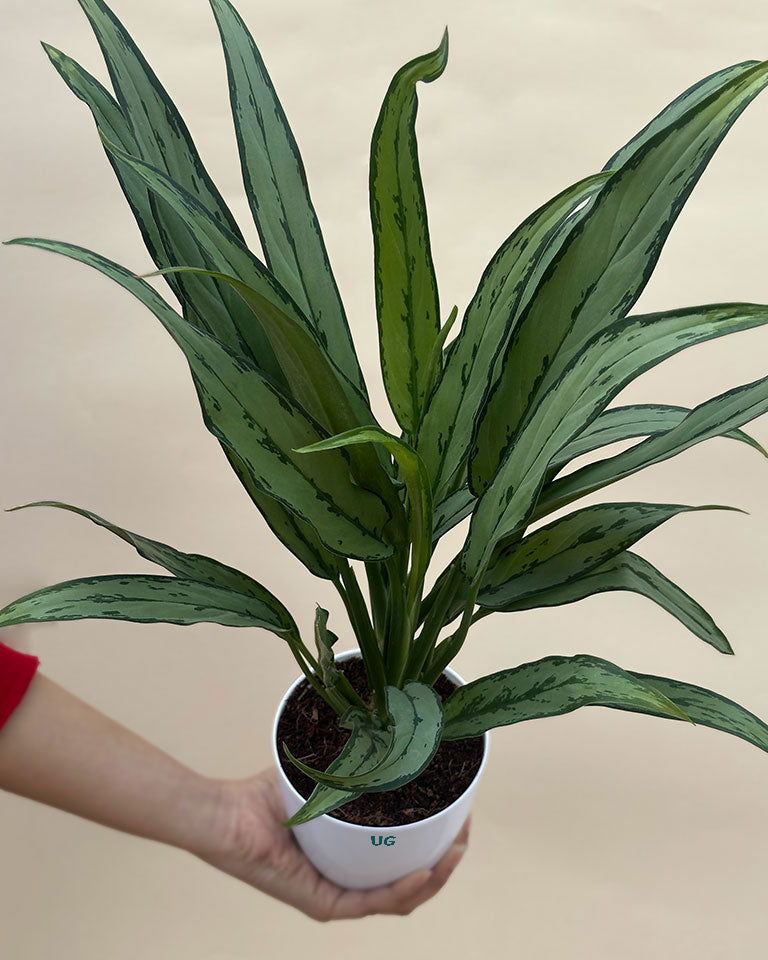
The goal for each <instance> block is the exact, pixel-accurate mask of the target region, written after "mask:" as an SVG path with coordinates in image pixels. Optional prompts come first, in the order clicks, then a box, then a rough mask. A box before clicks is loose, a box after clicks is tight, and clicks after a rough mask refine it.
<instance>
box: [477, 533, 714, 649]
mask: <svg viewBox="0 0 768 960" xmlns="http://www.w3.org/2000/svg"><path fill="white" fill-rule="evenodd" d="M614 590H626V591H628V592H631V593H636V594H639V595H640V596H642V597H646V598H647V599H648V600H652V601H653V602H654V603H656V604H658V605H659V606H660V607H661V608H662V609H663V610H666V611H667V613H670V614H671V615H672V616H673V617H675V619H676V620H679V621H680V623H681V624H682V625H683V626H684V627H687V629H688V630H690V631H691V633H693V634H694V636H696V637H698V638H699V639H700V640H703V641H704V642H705V643H708V644H710V645H711V646H712V647H714V648H715V650H719V651H720V653H729V654H730V653H733V649H732V647H731V645H730V643H729V642H728V638H727V637H726V636H725V634H724V633H723V631H722V630H721V629H720V627H718V625H717V624H716V623H715V621H714V620H713V619H712V617H711V616H710V614H709V613H707V611H706V610H705V609H704V608H703V607H702V606H701V604H699V603H697V602H696V601H695V600H694V599H693V597H691V596H689V595H688V594H687V593H686V592H685V591H684V590H683V589H682V588H681V587H679V586H678V585H677V584H676V583H674V582H673V581H672V580H670V579H669V578H668V577H665V576H664V574H663V573H662V572H661V571H660V570H657V569H656V567H654V565H653V564H652V563H650V562H649V561H648V560H646V559H644V558H643V557H640V556H638V555H637V554H636V553H632V552H631V551H630V550H625V551H624V552H623V553H619V554H617V555H616V556H615V557H612V558H611V559H610V560H608V561H606V563H603V564H602V565H601V566H599V567H595V568H594V569H592V570H589V571H588V572H587V573H585V574H583V575H582V576H581V577H579V578H578V579H577V580H569V581H567V582H566V583H561V584H557V585H555V586H552V587H549V588H548V589H546V590H542V591H541V592H540V593H534V594H531V595H529V596H527V597H525V598H524V599H522V600H512V601H510V602H509V603H508V604H506V605H505V606H503V607H496V608H493V609H488V608H483V610H482V612H481V613H480V614H477V615H476V619H477V617H478V616H482V615H485V614H491V613H494V612H496V613H501V612H503V613H516V612H518V611H520V610H534V609H538V608H539V607H555V606H560V605H561V604H564V603H576V602H577V601H579V600H584V599H585V598H586V597H592V596H595V595H597V594H600V593H607V592H609V591H614Z"/></svg>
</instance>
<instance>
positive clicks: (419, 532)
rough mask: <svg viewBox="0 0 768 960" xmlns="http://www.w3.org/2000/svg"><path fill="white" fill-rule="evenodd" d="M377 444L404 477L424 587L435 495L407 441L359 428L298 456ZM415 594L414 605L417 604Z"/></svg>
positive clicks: (416, 573)
mask: <svg viewBox="0 0 768 960" xmlns="http://www.w3.org/2000/svg"><path fill="white" fill-rule="evenodd" d="M368 443H375V444H379V445H381V446H382V447H384V449H385V450H387V451H388V452H389V453H391V454H392V456H393V457H394V459H395V462H396V463H397V465H398V467H399V468H400V472H401V473H402V475H403V480H404V482H405V486H406V490H407V491H408V504H409V511H410V542H411V544H412V545H413V562H412V569H413V578H412V581H411V582H412V583H413V584H415V585H417V586H418V587H420V585H421V583H422V582H423V578H424V574H425V573H426V570H427V565H428V564H429V558H430V556H431V554H432V493H431V489H430V484H429V477H428V476H427V471H426V468H425V466H424V463H423V461H422V459H421V457H420V456H419V455H418V453H416V451H415V450H414V449H413V448H412V447H410V446H409V445H408V444H407V443H406V442H405V441H404V440H400V439H399V438H398V437H395V436H393V435H392V434H391V433H387V431H386V430H382V429H381V428H380V427H358V428H357V429H354V430H347V431H345V432H344V433H340V434H338V435H337V436H334V437H329V438H328V439H327V440H320V441H319V442H318V443H314V444H312V445H311V446H307V447H302V448H301V449H300V450H297V451H296V452H297V453H315V452H317V451H321V450H335V449H342V448H345V447H348V446H355V445H356V444H368ZM417 599H418V598H417V597H416V596H415V595H411V597H410V601H411V603H415V602H417Z"/></svg>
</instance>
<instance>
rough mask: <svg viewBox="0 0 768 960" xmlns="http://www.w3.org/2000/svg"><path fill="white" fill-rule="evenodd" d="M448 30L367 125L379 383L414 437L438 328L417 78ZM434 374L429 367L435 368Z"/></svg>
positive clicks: (444, 50) (436, 63)
mask: <svg viewBox="0 0 768 960" xmlns="http://www.w3.org/2000/svg"><path fill="white" fill-rule="evenodd" d="M447 58H448V31H447V30H446V32H445V33H444V35H443V39H442V42H441V44H440V46H439V47H438V48H437V49H436V50H434V51H433V52H432V53H428V54H425V55H424V56H421V57H416V59H414V60H411V61H410V62H409V63H407V64H406V65H405V66H404V67H401V69H400V70H398V72H397V73H396V74H395V76H394V78H393V80H392V82H391V84H390V85H389V89H388V90H387V93H386V96H385V97H384V102H383V104H382V106H381V111H380V113H379V118H378V120H377V121H376V127H375V129H374V131H373V139H372V142H371V166H370V203H371V226H372V229H373V251H374V282H375V291H376V313H377V317H378V323H379V345H380V351H381V369H382V373H383V376H384V386H385V387H386V391H387V397H388V398H389V403H390V406H391V407H392V410H393V412H394V414H395V417H396V418H397V422H398V423H399V424H400V426H401V427H402V428H403V430H404V431H405V433H406V434H408V435H410V436H414V435H415V434H416V431H417V429H418V426H419V421H420V420H421V416H422V411H423V408H424V403H425V400H426V397H427V396H428V394H429V392H430V389H431V387H432V383H429V382H427V376H428V374H429V366H430V363H429V361H430V357H431V354H432V348H433V345H434V343H435V340H436V339H437V337H438V335H439V332H440V305H439V301H438V295H437V280H436V279H435V268H434V264H433V262H432V250H431V247H430V242H429V227H428V224H427V207H426V202H425V199H424V188H423V186H422V182H421V172H420V170H419V157H418V149H417V145H416V130H415V123H416V112H417V109H418V98H417V95H416V84H417V82H418V81H420V80H421V81H423V82H424V83H430V82H431V81H433V80H436V79H437V78H438V77H439V76H440V75H441V74H442V72H443V70H444V69H445V64H446V61H447ZM436 372H437V371H436Z"/></svg>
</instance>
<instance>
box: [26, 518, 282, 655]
mask: <svg viewBox="0 0 768 960" xmlns="http://www.w3.org/2000/svg"><path fill="white" fill-rule="evenodd" d="M27 507H58V508H59V509H61V510H69V511H70V512H71V513H76V514H79V515H80V516H81V517H85V518H86V519H87V520H90V521H91V522H92V523H95V524H97V526H100V527H104V529H105V530H109V531H110V532H111V533H114V534H115V536H117V537H120V539H121V540H125V542H126V543H129V544H131V546H133V547H134V548H135V549H136V552H137V553H138V554H139V556H141V557H144V559H145V560H149V561H150V562H151V563H157V564H159V565H160V566H162V567H165V569H166V570H168V571H170V573H172V574H173V575H174V576H175V577H181V578H182V579H187V580H197V581H199V582H200V583H207V584H211V585H212V586H215V587H221V588H222V589H224V590H230V591H232V592H233V593H242V594H245V595H246V596H248V597H251V598H253V600H254V601H255V602H256V603H257V604H259V605H261V606H262V607H263V614H262V615H263V618H264V620H265V622H266V621H267V620H269V619H270V618H271V619H272V620H273V621H274V623H275V625H276V626H277V627H279V632H280V633H292V634H294V635H295V636H298V627H297V626H296V624H295V622H294V620H293V617H292V616H291V615H290V613H289V612H288V611H287V610H286V608H285V607H284V606H283V604H282V603H281V602H280V601H279V600H278V599H277V597H276V596H275V595H274V594H273V593H271V592H270V591H269V590H267V588H266V587H263V586H262V585H261V584H260V583H258V582H257V581H256V580H253V579H252V578H251V577H249V576H248V574H246V573H243V572H242V571H240V570H236V569H235V568H234V567H229V566H227V565H226V564H224V563H220V562H219V561H218V560H213V559H212V558H211V557H205V556H202V555H201V554H198V553H183V552H182V551H181V550H177V549H176V548H175V547H171V546H169V545H168V544H166V543H161V542H160V541H159V540H150V539H149V538H147V537H142V536H141V535H140V534H138V533H131V531H130V530H126V529H125V528H124V527H120V526H118V525H117V524H114V523H110V522H109V521H108V520H104V519H103V518H102V517H99V516H97V515H96V514H95V513H92V512H91V511H90V510H84V509H82V507H75V506H73V505H72V504H69V503H62V502H60V501H58V500H38V501H36V502H34V503H25V504H23V505H21V506H18V507H11V508H10V510H11V511H14V510H25V509H26V508H27Z"/></svg>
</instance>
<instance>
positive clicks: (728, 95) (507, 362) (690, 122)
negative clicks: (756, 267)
mask: <svg viewBox="0 0 768 960" xmlns="http://www.w3.org/2000/svg"><path fill="white" fill-rule="evenodd" d="M766 83H768V62H766V63H759V64H754V63H749V64H745V65H742V66H740V67H731V68H728V70H726V71H723V72H722V73H721V75H720V76H719V78H717V79H711V81H710V83H709V85H708V86H707V89H706V95H705V96H703V97H702V96H691V95H686V94H684V95H683V97H680V98H678V99H677V101H675V105H671V108H668V109H667V111H665V112H664V113H663V114H662V115H660V117H659V118H657V121H656V122H655V126H654V131H653V135H652V136H650V137H647V138H646V137H640V138H639V139H637V140H636V142H635V143H634V145H633V146H632V147H630V148H628V149H627V150H625V151H624V152H622V153H620V155H617V156H616V157H615V158H614V166H613V170H614V173H613V175H612V176H611V178H610V179H609V181H608V182H607V183H606V184H605V186H604V187H603V188H602V189H601V191H600V193H599V195H598V196H597V198H596V200H595V202H594V203H593V204H592V206H591V209H590V211H589V213H588V214H587V216H586V217H585V218H584V220H583V222H582V225H581V228H580V229H579V230H578V231H574V233H573V234H571V236H570V237H569V239H568V242H567V243H566V244H565V245H564V247H563V249H562V251H561V252H560V254H559V256H558V257H557V258H556V259H555V260H554V261H553V262H552V264H551V265H550V268H549V270H548V271H547V273H546V275H545V276H544V277H543V278H542V282H541V283H540V285H539V288H538V290H537V291H536V295H535V296H534V297H533V298H532V299H531V301H530V303H529V306H528V308H527V310H526V311H525V314H524V315H523V316H522V317H521V318H520V320H519V321H518V324H517V327H516V330H515V333H514V336H513V337H512V338H511V339H510V341H509V343H508V346H507V348H506V352H505V357H504V362H503V368H502V374H501V376H500V378H499V380H498V381H497V382H496V384H495V385H494V388H493V391H492V393H491V395H490V397H489V398H488V402H487V404H486V406H485V409H484V412H483V414H482V418H481V420H480V421H479V423H478V426H477V429H476V435H475V442H474V446H473V449H472V452H471V455H470V471H469V478H470V487H471V489H472V490H473V491H474V492H475V493H476V494H478V495H479V494H480V493H482V492H483V491H484V490H485V489H487V488H488V486H489V485H490V483H491V481H492V480H493V478H494V476H495V475H496V473H497V471H498V470H499V469H500V467H501V465H502V464H503V463H504V461H505V459H506V456H507V453H508V452H509V450H510V449H511V448H512V446H513V445H516V444H517V442H518V437H519V434H520V432H521V430H522V429H523V426H524V423H525V421H526V418H528V419H530V418H531V417H532V416H535V412H536V409H537V407H540V406H541V404H542V403H544V399H543V398H544V396H545V395H547V394H548V393H549V390H550V389H551V387H552V386H553V383H554V382H556V381H557V380H558V379H559V378H560V377H561V376H562V375H563V371H564V370H565V369H566V368H567V367H568V365H569V364H571V363H572V362H573V360H574V358H575V357H577V356H579V355H580V354H581V352H582V351H583V349H584V348H585V345H586V344H587V342H588V341H590V339H592V338H594V337H595V335H596V334H599V333H600V332H601V331H605V330H609V329H610V328H611V327H612V325H613V324H614V323H615V322H616V321H617V320H620V319H621V318H623V317H625V316H626V315H627V313H628V312H629V310H630V309H631V308H632V305H633V304H634V303H635V302H636V301H637V298H638V297H639V296H640V293H641V292H642V290H643V288H644V287H645V285H646V283H647V282H648V279H649V277H650V275H651V272H652V270H653V268H654V266H655V265H656V262H657V260H658V257H659V255H660V253H661V249H662V247H663V244H664V242H665V240H666V238H667V236H668V234H669V232H670V230H671V228H672V226H673V224H674V222H675V220H676V218H677V215H678V214H679V212H680V210H681V209H682V207H683V204H684V203H685V201H686V200H687V198H688V196H689V194H690V193H691V191H692V189H693V187H694V186H695V184H696V183H697V181H698V179H699V177H700V176H701V174H702V173H703V171H704V169H705V168H706V166H707V163H708V162H709V160H710V158H711V157H712V155H713V153H714V152H715V150H716V149H717V147H718V145H719V144H720V142H721V141H722V139H723V137H724V136H725V135H726V133H727V132H728V130H729V129H730V128H731V126H732V125H733V123H734V121H735V120H736V118H737V117H738V116H739V115H740V113H741V112H742V111H743V110H744V109H745V107H746V106H747V105H748V104H749V103H750V102H751V101H752V100H753V99H754V97H755V96H757V94H758V93H759V92H760V91H761V90H762V89H763V88H764V87H765V85H766ZM699 91H700V92H701V88H700V87H699Z"/></svg>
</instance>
